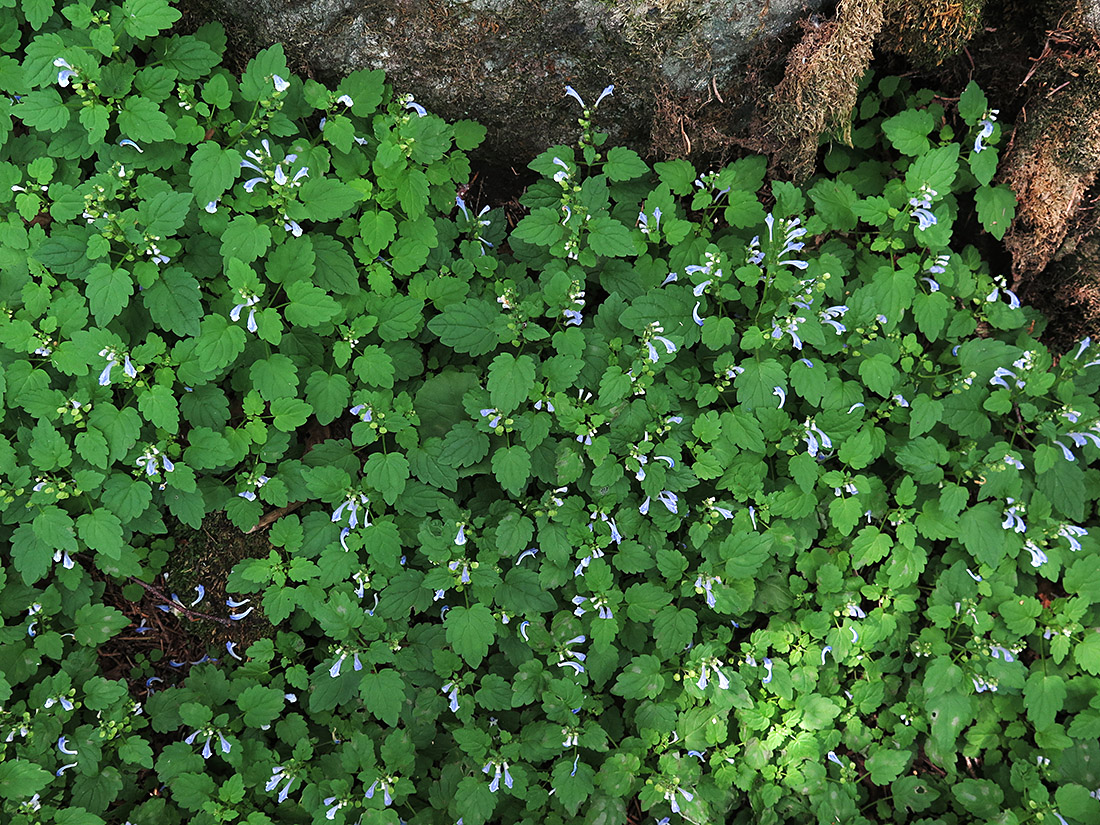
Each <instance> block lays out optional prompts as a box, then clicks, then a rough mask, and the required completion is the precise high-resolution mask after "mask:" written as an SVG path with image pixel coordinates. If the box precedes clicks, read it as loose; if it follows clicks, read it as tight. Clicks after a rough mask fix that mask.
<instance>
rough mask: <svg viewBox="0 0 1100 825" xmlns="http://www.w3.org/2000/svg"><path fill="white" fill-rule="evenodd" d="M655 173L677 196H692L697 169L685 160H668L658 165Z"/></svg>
mask: <svg viewBox="0 0 1100 825" xmlns="http://www.w3.org/2000/svg"><path fill="white" fill-rule="evenodd" d="M653 169H654V171H656V172H657V175H658V176H659V177H660V178H661V182H662V183H664V184H667V185H668V188H669V189H671V190H672V191H673V192H674V193H675V194H677V195H690V194H691V193H692V191H693V190H692V186H693V184H694V183H695V178H696V177H697V174H696V172H695V167H694V166H692V165H691V163H690V162H688V161H686V160H683V159H679V158H678V159H676V160H668V161H662V162H660V163H657V164H655V165H654V167H653Z"/></svg>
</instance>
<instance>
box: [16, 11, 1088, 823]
mask: <svg viewBox="0 0 1100 825" xmlns="http://www.w3.org/2000/svg"><path fill="white" fill-rule="evenodd" d="M178 18H179V14H178V12H176V11H175V10H174V9H172V8H171V7H170V6H169V5H168V4H167V3H166V2H164V0H125V1H124V2H123V3H122V4H121V5H112V4H108V3H103V2H99V0H97V1H96V2H90V3H89V2H83V3H72V4H68V5H66V6H65V7H64V8H63V9H62V10H60V12H59V13H58V14H54V9H53V5H52V3H50V2H48V0H47V2H34V3H30V2H25V3H23V4H22V6H21V8H20V9H16V10H14V11H12V12H10V13H9V16H8V20H7V22H5V23H4V24H2V25H0V51H2V52H3V54H2V56H0V66H2V69H3V71H2V72H0V83H3V89H4V91H5V92H7V93H8V95H10V96H11V98H10V99H9V98H8V97H6V96H5V97H4V98H2V99H0V131H2V132H3V135H4V144H3V148H2V150H0V198H9V199H10V201H9V202H10V203H12V208H10V209H9V210H7V211H8V214H7V216H6V218H5V219H4V221H3V222H0V303H2V304H3V307H4V312H3V314H2V315H0V366H2V371H0V377H2V384H0V390H2V392H3V398H4V401H5V404H4V407H3V421H2V427H0V474H2V484H0V540H3V541H4V543H5V546H6V547H8V548H9V552H8V553H6V554H5V557H4V558H3V559H0V563H2V564H0V615H3V617H4V627H3V630H2V631H0V633H2V634H3V635H2V636H0V638H2V639H3V641H4V644H3V647H2V649H0V757H2V761H0V810H3V811H4V817H5V819H6V820H8V819H10V820H11V821H13V822H16V823H20V824H22V823H37V822H57V823H64V825H102V823H104V822H108V821H109V822H121V821H122V820H123V819H125V820H126V821H128V822H130V823H133V825H152V823H174V822H183V821H187V822H194V823H213V822H232V821H242V822H247V823H249V825H263V823H272V822H275V821H292V822H307V821H311V822H320V821H328V820H331V821H335V822H345V823H351V822H362V823H364V824H365V825H374V823H386V825H395V823H398V822H408V823H415V824H416V825H419V824H420V823H452V822H456V821H460V822H463V823H464V825H481V823H486V822H500V823H519V822H531V823H534V822H540V823H555V822H558V823H561V822H576V821H581V820H583V821H585V822H588V823H593V825H596V823H600V824H601V825H609V824H610V823H625V822H626V821H627V815H628V811H629V810H630V809H631V808H632V807H633V806H634V805H635V804H637V805H640V807H641V809H643V810H645V811H647V812H648V815H650V816H653V817H655V818H658V819H661V818H665V817H667V818H669V819H677V818H684V819H686V820H688V821H690V822H695V823H713V822H719V821H723V820H726V821H731V822H783V821H794V822H805V821H815V820H816V821H820V822H834V821H837V820H840V821H848V822H889V821H905V822H910V821H912V822H924V821H927V822H933V821H941V822H961V821H968V822H969V821H981V822H1001V823H1012V822H1024V821H1030V820H1035V821H1038V820H1039V819H1040V818H1041V817H1051V818H1053V817H1058V818H1059V819H1064V820H1065V821H1067V822H1068V821H1075V822H1089V821H1093V820H1094V819H1095V817H1096V815H1097V810H1098V803H1097V801H1096V795H1097V788H1098V787H1100V776H1098V775H1097V768H1096V765H1098V764H1100V746H1098V745H1097V740H1098V734H1100V698H1098V696H1100V691H1097V677H1098V676H1100V635H1098V634H1097V632H1096V626H1097V625H1098V624H1100V617H1098V608H1097V603H1100V587H1098V585H1097V582H1100V543H1098V541H1097V539H1096V537H1095V536H1093V535H1090V533H1089V531H1090V530H1091V531H1092V532H1094V533H1095V529H1093V528H1095V527H1097V526H1100V525H1098V522H1097V518H1096V510H1095V507H1096V500H1097V499H1098V498H1100V474H1098V473H1097V471H1096V470H1095V469H1090V466H1091V465H1093V464H1095V459H1096V457H1097V456H1098V455H1100V449H1098V446H1100V435H1096V434H1097V433H1098V432H1100V424H1098V421H1100V410H1098V408H1097V404H1096V402H1095V400H1094V396H1095V394H1096V391H1097V389H1098V387H1100V352H1097V350H1098V347H1097V346H1094V345H1091V342H1089V341H1088V340H1086V341H1085V342H1082V344H1081V346H1080V347H1078V348H1077V349H1076V350H1075V351H1074V352H1071V353H1067V354H1065V355H1063V356H1062V357H1061V358H1055V357H1053V356H1051V354H1050V353H1048V352H1047V350H1046V348H1045V347H1044V346H1043V345H1042V344H1041V343H1040V342H1039V341H1038V340H1037V338H1036V336H1037V335H1038V333H1039V332H1041V330H1042V325H1043V323H1044V322H1043V319H1042V318H1041V317H1039V315H1038V314H1037V313H1035V312H1034V311H1032V310H1030V309H1028V308H1026V307H1019V306H1017V302H1016V300H1015V296H1014V295H1013V294H1012V293H1011V291H1009V290H1008V289H1007V286H1006V285H1005V283H1004V281H1003V279H1001V278H997V277H994V276H992V275H991V274H990V273H989V270H988V266H987V265H986V264H985V263H984V262H983V260H982V258H981V255H980V254H979V252H978V250H977V249H976V248H975V247H974V246H972V245H968V244H965V243H963V242H961V241H960V239H959V235H961V234H962V231H961V230H965V231H966V232H969V233H972V234H975V235H976V234H977V233H978V232H980V229H979V228H978V224H979V223H980V226H981V227H983V228H984V230H985V231H986V232H988V233H989V234H991V235H993V236H994V237H996V238H999V237H1000V236H1001V235H1002V234H1003V232H1004V230H1005V228H1006V226H1007V225H1008V222H1009V221H1010V220H1011V217H1012V209H1013V205H1014V201H1013V198H1012V193H1011V192H1010V191H1009V190H1007V189H1006V188H1004V187H1000V186H993V185H991V181H992V179H993V175H994V172H995V168H996V153H997V149H996V143H997V142H998V140H999V138H1000V131H999V130H1000V127H999V125H998V124H997V123H996V121H995V117H994V115H995V112H991V111H990V110H989V108H988V103H987V102H986V100H985V99H984V96H983V95H982V93H981V92H980V91H979V90H978V89H977V87H975V86H973V85H972V86H971V87H969V88H968V89H967V91H966V93H965V94H964V95H963V97H962V98H961V100H960V101H959V103H958V107H957V111H950V112H949V111H945V110H944V108H943V107H942V105H941V104H940V103H938V102H936V100H935V99H934V98H933V95H932V94H931V93H930V92H925V91H913V90H912V89H910V88H909V86H908V85H907V83H906V82H904V81H899V80H898V79H896V78H887V79H884V80H882V81H881V82H879V83H878V84H877V85H876V86H874V87H873V88H872V87H868V88H867V89H866V90H865V93H864V96H863V98H862V103H861V106H860V110H859V121H858V123H857V124H856V126H855V128H854V129H853V132H852V135H853V142H854V146H853V147H851V148H843V147H833V148H832V149H831V150H830V151H829V153H828V154H827V155H826V170H827V172H828V175H823V176H822V177H820V178H819V179H815V180H813V181H811V182H810V184H809V185H808V186H807V187H806V188H805V189H804V190H803V189H799V188H797V187H795V186H793V185H791V184H787V183H783V182H772V183H770V184H769V185H765V175H764V172H765V164H764V162H763V161H762V159H760V158H745V159H742V160H739V161H737V162H735V163H733V164H731V165H729V166H727V167H725V168H724V169H722V170H719V171H717V172H712V173H706V174H702V175H700V174H699V172H698V171H697V170H696V169H694V168H693V166H692V165H691V164H690V163H688V162H686V161H682V160H680V161H671V162H666V163H658V164H656V165H655V166H654V167H652V168H651V167H650V166H649V165H648V164H646V163H645V162H644V161H643V160H642V159H641V158H640V157H639V156H638V155H637V154H636V153H634V152H632V151H630V150H628V149H624V148H621V147H616V148H610V149H608V150H607V151H606V152H604V151H603V150H602V146H603V143H604V136H603V135H601V134H599V133H596V132H595V131H594V129H593V125H592V124H593V120H594V113H595V107H587V106H585V105H584V103H583V101H581V105H582V106H583V107H584V115H583V117H582V120H581V126H582V130H583V133H584V134H583V136H582V138H581V140H580V142H579V144H578V147H577V149H573V148H571V147H566V146H555V147H552V148H551V149H549V150H548V151H547V152H545V153H544V154H542V155H540V156H539V157H538V158H537V159H535V160H534V161H533V162H532V164H531V166H532V168H533V169H534V170H536V171H537V172H539V173H541V174H542V175H543V176H544V179H543V180H542V181H540V182H539V183H537V184H535V185H534V186H532V187H531V188H530V189H529V190H528V192H527V193H526V194H525V196H524V199H523V202H524V204H525V205H526V207H527V208H528V210H529V213H528V214H527V216H526V217H524V218H523V220H521V221H520V222H519V223H518V225H517V226H516V227H515V229H514V230H513V231H512V232H511V233H510V234H509V235H508V236H507V238H505V235H506V230H505V226H504V220H503V216H501V215H499V214H497V213H495V212H493V211H489V212H487V213H486V212H482V213H480V214H476V215H474V214H472V212H471V210H470V209H468V208H467V207H466V205H465V204H464V203H462V201H461V199H460V198H458V199H457V203H456V198H457V191H458V190H457V186H458V185H459V184H460V183H462V182H463V181H465V180H466V179H467V178H468V176H469V171H470V170H469V164H468V162H467V160H466V158H465V156H464V154H463V151H464V150H467V149H470V148H473V147H474V146H476V145H477V144H478V142H479V141H480V140H481V139H482V137H483V135H484V132H483V130H482V129H481V128H480V127H479V126H477V125H476V124H474V123H470V122H459V123H456V124H447V123H445V122H444V121H443V120H441V119H440V118H438V117H435V116H434V115H431V114H429V113H426V112H424V111H423V110H422V109H421V108H420V107H419V106H418V105H417V104H416V103H415V102H414V101H412V100H411V99H410V98H408V97H399V98H395V97H393V95H392V90H391V89H390V88H388V87H387V86H385V84H384V82H383V77H382V75H381V73H380V72H376V71H375V72H369V71H362V72H355V73H353V74H352V75H350V76H349V77H348V78H347V79H346V80H344V81H343V82H342V83H341V84H340V86H339V87H338V88H337V89H335V90H328V89H326V88H324V87H322V86H321V85H319V84H317V83H315V82H312V81H307V82H305V83H302V82H301V81H299V80H298V79H297V78H295V77H293V76H291V75H290V73H289V72H288V71H287V67H286V64H285V59H284V56H283V53H282V51H281V49H280V48H278V47H275V48H272V49H268V50H266V51H264V52H261V53H260V54H259V55H258V56H257V57H256V58H255V59H254V60H253V61H252V62H251V63H250V64H249V66H248V68H247V70H246V71H245V73H244V75H243V76H242V77H241V78H240V79H239V80H238V79H237V78H234V77H233V76H232V75H230V74H229V73H228V72H227V71H225V70H224V69H222V68H219V66H218V63H219V56H220V54H221V53H222V50H223V49H224V46H225V40H224V34H223V32H222V31H221V29H220V27H218V26H216V25H215V26H208V27H204V28H203V29H201V30H199V31H198V32H197V33H196V34H194V35H189V36H172V35H168V34H162V33H163V32H165V31H166V30H167V29H169V28H170V27H171V25H172V24H173V23H174V22H175V21H176V20H177V19H178ZM606 91H607V90H605V92H606ZM573 94H574V96H576V97H577V99H578V100H580V97H579V95H576V94H575V93H573ZM602 98H603V96H601V99H602ZM612 100H613V98H612ZM883 136H885V139H886V141H885V142H883V140H882V138H883ZM959 141H961V145H960V142H959ZM303 170H304V171H303ZM762 200H763V201H764V202H766V203H768V204H769V207H767V208H766V207H765V206H764V205H762ZM456 205H457V207H458V208H457V210H456ZM975 212H976V221H975V220H974V214H975ZM956 230H960V231H956ZM310 426H314V427H326V426H327V427H329V428H330V430H331V431H332V433H334V436H333V437H330V438H327V439H325V440H323V441H321V442H320V443H319V444H316V445H315V446H313V448H312V449H308V448H307V446H306V443H305V438H304V434H305V432H306V430H307V428H308V427H310ZM1071 445H1072V446H1071ZM291 503H299V504H300V505H301V506H300V507H298V508H297V509H295V510H294V511H293V512H292V513H289V514H287V515H284V516H283V517H282V518H279V519H278V520H277V521H275V522H274V524H273V525H272V526H271V527H270V530H269V538H270V542H271V545H272V546H271V551H270V554H269V556H268V557H267V558H264V559H256V560H252V561H248V562H245V563H242V564H240V565H238V566H237V567H236V568H235V569H234V571H233V573H232V575H231V576H230V577H229V581H228V582H226V583H225V585H226V587H227V589H228V590H230V591H231V592H233V593H235V594H241V595H243V598H241V599H240V600H239V601H232V603H231V606H238V605H243V604H245V603H246V602H249V601H251V602H252V609H259V610H260V611H262V613H263V614H264V615H265V616H266V617H267V618H268V619H269V620H270V621H271V622H272V623H273V624H275V625H277V626H278V628H279V629H278V631H277V633H276V634H275V637H274V638H271V639H263V640H261V641H258V642H255V643H254V644H252V645H251V646H249V647H248V649H247V650H245V651H240V652H239V653H238V652H236V651H234V650H233V649H232V647H230V648H229V649H228V650H227V651H222V652H221V653H219V652H218V651H212V654H213V655H214V656H215V657H217V659H218V661H216V662H215V661H206V662H201V663H197V664H194V665H192V666H190V667H188V666H187V665H186V664H184V666H183V667H181V668H180V670H179V671H178V672H179V673H180V674H181V678H180V679H179V680H178V683H177V684H175V685H172V686H163V687H164V689H161V690H157V691H156V692H155V693H154V692H153V691H152V690H151V691H150V693H149V696H148V698H147V700H146V701H145V702H144V706H141V705H138V704H135V702H134V700H133V699H132V698H131V697H130V696H129V694H128V691H127V686H126V684H125V683H124V682H121V681H117V680H112V679H108V678H105V677H104V676H103V675H102V673H101V672H100V667H99V663H98V661H97V657H96V653H95V650H96V647H97V646H99V645H101V644H103V643H104V642H106V641H107V640H109V639H111V638H112V637H114V636H116V635H118V634H119V633H120V632H123V631H124V629H125V628H127V627H128V625H129V624H130V623H129V622H128V620H127V619H126V617H125V616H124V615H123V614H122V613H121V612H120V611H119V610H117V609H115V608H113V607H110V606H107V605H104V604H103V603H102V595H103V589H104V585H103V583H102V582H103V579H104V578H108V577H110V578H114V579H116V580H122V579H124V578H125V577H135V578H139V579H144V580H145V581H151V580H152V577H154V576H156V575H157V574H159V573H161V572H163V571H164V570H165V569H168V568H170V565H171V558H170V556H169V554H167V553H165V552H164V550H163V547H165V546H167V544H166V543H165V542H164V541H163V540H162V539H161V538H158V537H163V536H164V535H165V534H166V533H168V532H169V530H170V526H171V524H172V523H173V522H179V523H183V524H187V525H190V526H192V527H195V526H199V525H200V524H202V522H203V519H204V517H205V516H206V515H207V514H209V513H213V512H218V511H224V512H225V513H226V514H227V515H228V517H229V519H230V520H231V521H232V522H233V524H235V525H236V526H237V527H239V528H241V529H248V528H250V527H252V526H254V525H255V524H257V522H258V521H259V519H260V518H261V517H262V516H263V515H264V513H265V512H270V511H274V510H276V509H277V508H284V507H288V505H290V504H291ZM288 510H289V507H288ZM168 544H170V543H168ZM93 569H96V570H98V573H97V574H96V575H95V576H94V577H93V575H92V571H93ZM201 598H202V593H201V592H200V594H199V599H201ZM238 617H239V621H241V622H246V621H248V618H247V611H242V613H238V614H235V618H238ZM135 630H138V631H139V632H140V631H141V629H140V628H136V629H135ZM126 632H132V631H126ZM182 674H185V676H184V675H182ZM166 742H170V744H165V743H166ZM154 792H155V793H154Z"/></svg>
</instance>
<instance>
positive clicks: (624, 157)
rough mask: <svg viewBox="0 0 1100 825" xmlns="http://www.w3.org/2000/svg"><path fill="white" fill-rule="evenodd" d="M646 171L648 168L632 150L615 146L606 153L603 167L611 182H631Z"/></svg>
mask: <svg viewBox="0 0 1100 825" xmlns="http://www.w3.org/2000/svg"><path fill="white" fill-rule="evenodd" d="M648 171H649V167H648V166H647V165H646V162H645V161H644V160H642V159H641V158H640V157H639V156H638V153H637V152H635V151H634V150H632V149H626V148H624V147H622V146H615V147H613V148H612V149H609V150H608V152H607V163H606V164H605V165H604V172H605V173H606V174H607V177H608V178H610V179H611V180H615V181H624V180H633V179H634V178H640V177H641V176H642V175H644V174H645V173H646V172H648Z"/></svg>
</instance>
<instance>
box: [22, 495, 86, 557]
mask: <svg viewBox="0 0 1100 825" xmlns="http://www.w3.org/2000/svg"><path fill="white" fill-rule="evenodd" d="M32 525H33V529H34V535H35V536H36V537H37V538H38V540H39V541H40V542H41V543H42V544H44V545H46V546H47V547H49V548H50V549H51V550H67V551H69V552H70V553H75V552H76V550H77V544H76V530H75V528H74V525H73V520H72V518H71V517H70V516H69V514H68V513H66V512H65V511H64V510H62V509H61V508H60V507H53V506H47V507H43V508H41V509H40V510H39V511H38V515H36V516H35V517H34V521H33V522H32Z"/></svg>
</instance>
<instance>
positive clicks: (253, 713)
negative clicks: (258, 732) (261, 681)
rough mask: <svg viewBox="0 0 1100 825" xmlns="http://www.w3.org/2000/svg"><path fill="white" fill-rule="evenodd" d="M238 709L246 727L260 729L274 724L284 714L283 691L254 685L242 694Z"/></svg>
mask: <svg viewBox="0 0 1100 825" xmlns="http://www.w3.org/2000/svg"><path fill="white" fill-rule="evenodd" d="M236 702H237V707H238V708H240V710H241V713H242V714H243V717H242V718H243V720H244V723H245V725H247V726H248V727H250V728H259V727H262V726H264V725H269V724H271V723H272V722H274V721H275V720H276V719H278V718H279V716H280V715H281V714H282V711H283V705H284V704H285V700H284V699H283V694H282V692H281V691H278V690H275V689H274V688H269V687H264V686H263V685H252V686H251V687H247V688H245V689H244V690H242V691H241V692H240V694H239V695H238V696H237V699H236Z"/></svg>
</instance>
